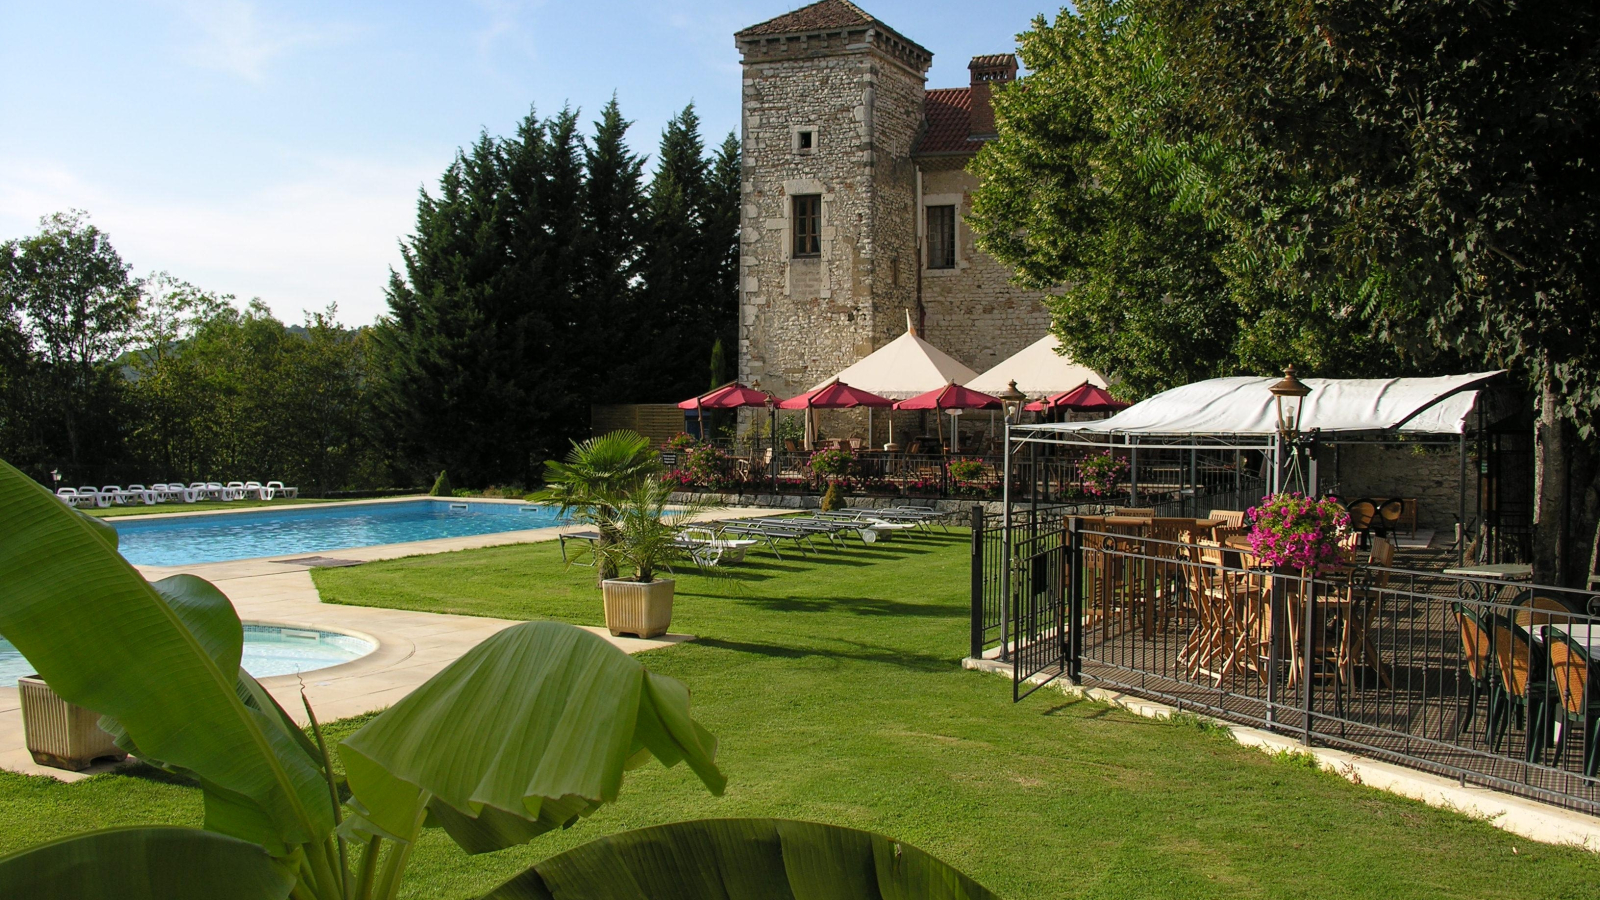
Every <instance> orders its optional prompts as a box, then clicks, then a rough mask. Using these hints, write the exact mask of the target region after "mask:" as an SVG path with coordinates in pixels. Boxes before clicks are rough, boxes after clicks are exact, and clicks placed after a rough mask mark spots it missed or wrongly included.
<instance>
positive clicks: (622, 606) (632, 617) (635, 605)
mask: <svg viewBox="0 0 1600 900" xmlns="http://www.w3.org/2000/svg"><path fill="white" fill-rule="evenodd" d="M672 587H673V580H672V579H671V578H658V579H656V580H655V581H652V582H650V583H649V584H644V583H641V582H638V581H619V580H613V581H602V582H600V594H601V596H602V597H604V598H605V606H606V628H607V629H608V630H609V631H610V632H611V633H612V634H613V635H623V634H632V635H636V636H638V637H642V638H649V637H655V636H656V635H658V634H666V633H667V626H669V625H671V624H672Z"/></svg>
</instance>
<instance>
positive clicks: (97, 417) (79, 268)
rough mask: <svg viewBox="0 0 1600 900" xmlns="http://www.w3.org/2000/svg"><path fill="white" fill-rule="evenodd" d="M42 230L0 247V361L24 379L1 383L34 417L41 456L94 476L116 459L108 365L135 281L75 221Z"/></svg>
mask: <svg viewBox="0 0 1600 900" xmlns="http://www.w3.org/2000/svg"><path fill="white" fill-rule="evenodd" d="M39 226H40V230H39V233H38V234H36V235H32V236H29V237H25V238H20V239H15V240H10V241H6V242H5V243H3V244H0V311H3V312H0V320H3V324H0V342H4V343H5V344H6V345H7V346H9V350H8V351H3V350H0V352H10V353H12V354H13V355H17V356H21V357H23V358H24V359H25V363H24V369H25V371H24V372H21V373H18V375H17V376H10V377H8V378H7V381H8V382H11V384H10V389H11V390H24V391H29V392H31V393H32V397H31V403H28V404H27V406H26V407H25V408H26V409H27V410H28V414H29V415H32V416H36V417H38V418H39V423H38V425H36V426H35V427H36V428H37V429H38V431H37V432H36V435H37V436H38V440H39V443H40V444H42V445H43V450H44V452H45V453H46V454H48V455H49V456H50V457H53V458H54V460H60V461H62V462H64V463H67V464H69V466H70V467H71V468H72V469H73V470H75V471H76V472H78V473H82V474H84V475H98V474H100V472H101V471H104V469H105V466H106V463H107V461H108V460H111V459H113V458H114V457H115V456H116V455H117V454H118V452H119V446H118V445H119V444H120V439H121V434H120V429H119V428H118V427H117V415H116V413H117V409H118V405H119V403H120V400H121V393H120V387H121V385H120V383H119V381H118V379H117V372H116V369H115V367H114V365H113V364H114V362H115V360H116V359H117V357H118V356H119V355H120V354H121V353H122V350H123V348H124V347H125V346H126V345H127V341H128V337H129V333H130V331H131V329H132V327H133V324H134V321H135V318H136V316H137V313H138V300H139V291H140V287H139V282H138V281H137V280H136V279H134V278H133V277H132V276H131V275H130V271H131V267H130V266H129V265H128V264H127V263H125V262H123V260H122V257H121V256H120V255H118V253H117V251H116V249H115V248H113V247H112V246H111V241H110V239H109V238H108V237H107V235H106V234H105V233H104V232H102V231H101V230H100V229H98V228H96V227H95V226H94V225H93V224H91V223H90V222H89V220H88V217H87V216H86V215H85V214H83V213H82V212H77V211H73V212H67V213H56V214H54V215H51V216H47V217H45V218H43V219H41V220H40V222H39ZM13 402H18V401H13ZM49 461H53V460H49Z"/></svg>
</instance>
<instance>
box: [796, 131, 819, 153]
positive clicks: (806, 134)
mask: <svg viewBox="0 0 1600 900" xmlns="http://www.w3.org/2000/svg"><path fill="white" fill-rule="evenodd" d="M816 134H817V133H816V132H814V131H802V132H800V135H799V138H798V140H799V143H800V149H801V150H810V149H811V142H812V141H813V140H814V139H815V138H816Z"/></svg>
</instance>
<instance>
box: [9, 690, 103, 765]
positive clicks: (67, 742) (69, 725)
mask: <svg viewBox="0 0 1600 900" xmlns="http://www.w3.org/2000/svg"><path fill="white" fill-rule="evenodd" d="M17 693H18V694H19V695H20V697H21V700H22V730H23V732H24V734H25V735H26V736H27V745H28V752H29V753H31V754H32V755H33V761H34V762H36V763H38V764H39V765H41V766H50V767H51V768H55V769H69V770H71V771H73V772H76V771H78V770H80V769H87V768H88V767H89V766H90V765H91V764H93V763H94V761H95V760H97V759H102V758H106V757H109V758H111V759H114V760H119V761H120V760H123V759H127V758H128V754H127V753H126V752H124V751H123V750H121V749H120V748H118V747H117V745H116V744H115V743H113V742H112V740H111V735H109V734H107V733H106V731H105V729H103V728H101V727H100V714H99V713H97V712H95V711H94V710H90V709H84V708H83V707H81V706H77V705H74V704H71V703H68V702H67V701H65V700H63V699H61V697H60V696H58V695H57V694H56V692H55V691H53V690H51V689H50V685H48V684H46V683H45V681H44V679H43V678H40V677H39V676H37V675H32V676H29V677H26V678H19V679H17Z"/></svg>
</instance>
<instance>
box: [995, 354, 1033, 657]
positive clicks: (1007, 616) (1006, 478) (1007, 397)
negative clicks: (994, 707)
mask: <svg viewBox="0 0 1600 900" xmlns="http://www.w3.org/2000/svg"><path fill="white" fill-rule="evenodd" d="M999 396H1000V403H1001V405H1003V406H1004V407H1005V410H1006V434H1005V443H1004V444H1003V445H1002V446H1001V452H1002V464H1001V465H1002V468H1001V472H1002V474H1001V478H1000V536H1001V538H1002V542H1003V544H1004V552H1005V567H1006V576H1005V582H1004V585H1005V596H1004V597H1003V598H1002V599H1001V601H1000V658H1001V659H1002V660H1010V659H1011V601H1012V598H1013V596H1014V594H1015V591H1014V589H1013V586H1012V577H1013V573H1014V572H1015V571H1016V564H1015V563H1016V561H1015V559H1014V558H1013V556H1012V554H1013V553H1014V552H1015V551H1014V547H1013V545H1012V541H1011V426H1013V425H1015V424H1017V422H1018V421H1020V420H1021V418H1022V405H1023V404H1024V403H1026V402H1027V401H1028V398H1027V396H1026V395H1024V394H1023V393H1022V392H1021V391H1019V390H1017V383H1016V382H1015V381H1013V382H1011V384H1010V386H1009V387H1007V388H1006V389H1005V391H1004V392H1002V393H1001V394H1000V395H999ZM1030 446H1031V445H1030Z"/></svg>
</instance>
